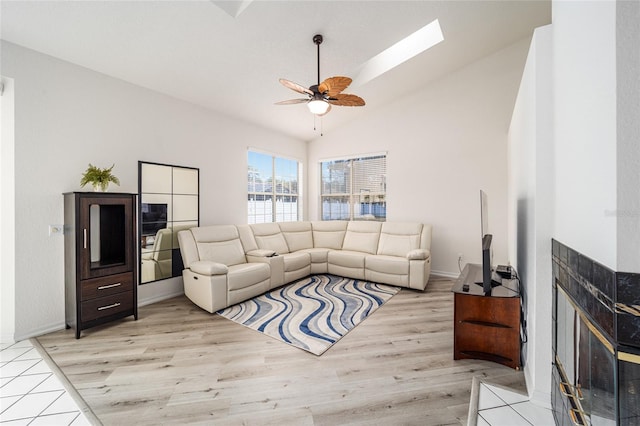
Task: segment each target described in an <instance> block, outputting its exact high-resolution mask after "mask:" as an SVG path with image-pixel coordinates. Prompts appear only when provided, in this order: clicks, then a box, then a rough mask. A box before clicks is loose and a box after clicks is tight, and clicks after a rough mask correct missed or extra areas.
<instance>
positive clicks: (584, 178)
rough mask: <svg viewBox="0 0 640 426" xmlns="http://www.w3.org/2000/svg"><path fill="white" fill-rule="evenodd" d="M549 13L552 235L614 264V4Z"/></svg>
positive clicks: (563, 4)
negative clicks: (553, 148)
mask: <svg viewBox="0 0 640 426" xmlns="http://www.w3.org/2000/svg"><path fill="white" fill-rule="evenodd" d="M552 15H553V27H554V30H553V55H554V56H553V76H554V87H555V89H554V96H555V100H554V114H555V117H554V121H555V135H554V140H555V154H554V155H555V158H556V162H555V176H556V193H555V237H556V239H558V240H559V241H561V242H562V243H564V244H567V245H568V246H570V247H572V248H573V249H575V250H577V251H579V252H581V253H583V254H585V255H587V256H589V257H591V258H593V259H595V260H597V261H598V262H600V263H602V264H604V265H606V266H608V267H610V268H612V269H614V270H615V269H616V266H617V265H616V264H617V260H616V259H617V242H616V214H615V212H616V208H617V201H616V200H617V197H616V192H617V178H616V3H615V1H611V0H606V1H554V2H553V5H552ZM636 24H637V23H636Z"/></svg>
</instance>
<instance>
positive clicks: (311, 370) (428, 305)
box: [38, 277, 524, 425]
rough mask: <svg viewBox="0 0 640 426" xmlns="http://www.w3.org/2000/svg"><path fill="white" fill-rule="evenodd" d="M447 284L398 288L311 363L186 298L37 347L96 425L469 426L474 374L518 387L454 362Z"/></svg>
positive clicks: (504, 373)
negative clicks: (98, 422) (420, 289)
mask: <svg viewBox="0 0 640 426" xmlns="http://www.w3.org/2000/svg"><path fill="white" fill-rule="evenodd" d="M452 285H453V281H451V280H448V279H442V278H436V277H432V278H431V280H430V281H429V284H428V286H427V290H426V291H425V292H418V291H413V290H408V289H402V290H401V291H400V292H399V293H398V294H397V295H395V296H394V297H393V298H391V300H389V301H388V302H387V303H386V304H385V305H384V306H382V307H381V308H379V309H378V310H377V311H376V312H374V313H373V314H372V315H371V316H370V317H369V318H367V319H366V320H365V321H364V322H362V323H361V324H360V325H358V326H357V327H356V328H355V329H354V330H352V331H351V332H350V333H348V334H347V335H346V336H345V337H343V338H342V339H341V340H340V341H339V342H338V343H336V344H335V345H334V346H333V347H332V348H330V349H329V350H328V351H327V352H325V353H324V354H323V355H322V356H320V357H317V356H315V355H312V354H310V353H307V352H305V351H302V350H300V349H297V348H294V347H291V346H289V345H286V344H284V343H281V342H279V341H276V340H274V339H272V338H270V337H268V336H265V335H263V334H261V333H258V332H256V331H253V330H250V329H247V328H245V327H243V326H241V325H238V324H235V323H233V322H231V321H229V320H227V319H225V318H222V317H220V316H218V315H212V314H209V313H207V312H205V311H203V310H201V309H199V308H198V307H196V306H195V305H193V304H192V303H191V302H190V301H189V300H188V299H187V298H186V297H184V296H182V297H177V298H173V299H170V300H166V301H163V302H159V303H156V304H153V305H150V306H145V307H142V308H140V312H139V314H140V316H139V319H138V321H134V320H133V319H132V318H131V319H125V320H122V321H119V322H115V323H112V324H109V325H104V326H100V327H96V328H92V329H89V330H85V331H83V332H82V338H81V339H80V340H76V339H75V336H74V332H73V331H72V330H61V331H59V332H55V333H51V334H47V335H44V336H40V337H38V341H39V342H40V343H41V344H42V346H43V347H44V348H45V349H46V350H47V353H48V354H49V355H50V356H51V358H52V359H53V360H54V361H55V363H56V364H57V365H58V366H59V367H60V369H61V370H62V371H63V372H64V374H65V375H66V376H67V378H68V379H69V381H70V382H71V383H72V384H73V385H74V386H75V387H76V388H77V390H78V392H79V393H80V395H81V396H82V397H83V399H84V400H85V401H86V402H87V403H88V405H89V406H90V407H91V409H92V410H93V412H94V413H95V414H96V415H97V417H98V418H99V419H100V420H101V421H102V422H103V424H105V425H123V424H132V423H135V424H138V425H147V424H187V423H188V424H216V425H338V424H340V425H396V424H402V425H410V424H415V425H466V417H467V411H468V407H469V396H470V391H471V382H472V378H473V377H474V376H479V377H481V378H483V379H487V378H490V379H491V381H492V382H493V383H497V384H502V385H506V386H510V387H512V388H514V389H515V390H519V391H523V390H524V378H523V374H522V372H517V371H515V370H512V369H510V368H507V367H504V366H502V365H498V364H494V363H491V362H486V361H475V360H460V361H454V360H453V294H452V293H451V291H450V290H451V286H452Z"/></svg>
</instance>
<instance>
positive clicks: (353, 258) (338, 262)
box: [328, 250, 367, 269]
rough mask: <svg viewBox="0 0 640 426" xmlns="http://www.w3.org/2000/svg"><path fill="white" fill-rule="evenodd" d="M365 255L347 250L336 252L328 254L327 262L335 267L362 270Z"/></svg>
mask: <svg viewBox="0 0 640 426" xmlns="http://www.w3.org/2000/svg"><path fill="white" fill-rule="evenodd" d="M365 257H367V254H366V253H362V252H359V251H349V250H336V251H331V252H329V255H328V261H329V263H330V264H332V265H335V266H343V267H345V268H363V269H364V259H365Z"/></svg>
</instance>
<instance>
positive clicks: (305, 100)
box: [275, 98, 309, 105]
mask: <svg viewBox="0 0 640 426" xmlns="http://www.w3.org/2000/svg"><path fill="white" fill-rule="evenodd" d="M307 102H309V99H302V98H300V99H289V100H287V101H280V102H276V103H275V105H293V104H302V103H307Z"/></svg>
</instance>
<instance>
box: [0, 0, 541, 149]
mask: <svg viewBox="0 0 640 426" xmlns="http://www.w3.org/2000/svg"><path fill="white" fill-rule="evenodd" d="M0 7H1V10H0V12H1V20H2V21H1V24H2V26H1V27H0V29H1V35H2V38H3V39H4V40H7V41H10V42H12V43H15V44H18V45H21V46H24V47H27V48H30V49H33V50H36V51H39V52H42V53H45V54H48V55H51V56H55V57H57V58H61V59H63V60H66V61H69V62H72V63H75V64H77V65H80V66H83V67H86V68H89V69H92V70H95V71H98V72H101V73H104V74H107V75H110V76H113V77H116V78H120V79H122V80H125V81H128V82H131V83H134V84H136V85H139V86H142V87H146V88H149V89H152V90H155V91H158V92H161V93H165V94H167V95H170V96H173V97H175V98H178V99H182V100H185V101H188V102H191V103H194V104H197V105H201V106H203V107H206V108H209V109H211V110H214V111H218V112H220V113H222V114H225V115H228V116H231V117H235V118H238V119H241V120H244V121H247V122H250V123H254V124H257V125H260V126H264V127H267V128H271V129H274V130H276V131H279V132H282V133H284V134H287V135H290V136H293V137H295V138H298V139H300V140H311V139H314V138H315V137H317V136H318V133H317V132H314V130H313V126H314V117H313V115H311V114H310V113H309V112H308V110H307V108H306V107H305V105H302V104H298V105H285V106H276V105H274V103H275V102H277V101H280V100H285V99H291V98H295V97H297V96H296V93H294V92H292V91H290V90H288V89H286V88H284V87H283V86H281V85H280V84H279V83H278V79H279V78H286V79H288V80H292V81H294V82H297V83H300V84H301V85H303V86H307V87H308V86H310V85H312V84H315V83H316V80H317V69H316V66H317V64H316V46H315V45H314V44H313V41H312V38H313V35H314V34H322V35H323V36H324V42H323V43H322V45H321V64H320V67H321V70H320V71H321V79H324V78H326V77H330V76H334V75H346V76H354V75H356V74H357V70H358V68H359V67H360V66H361V65H362V64H363V63H365V62H366V61H367V60H369V59H370V58H372V57H374V56H375V55H377V54H378V53H380V52H382V51H383V50H385V49H387V48H389V47H390V46H392V45H393V44H395V43H396V42H398V41H400V40H401V39H403V38H405V37H407V36H408V35H410V34H412V33H413V32H415V31H417V30H418V29H420V28H422V27H424V26H425V25H427V24H428V23H430V22H431V21H433V20H434V19H438V20H439V22H440V26H441V28H442V32H443V35H444V41H443V42H442V43H440V44H438V45H436V46H435V47H433V48H431V49H429V50H427V51H425V52H423V53H421V54H419V55H417V56H415V57H414V58H412V59H410V60H408V61H406V62H404V63H402V64H401V65H399V66H397V67H395V68H393V69H392V70H390V71H388V72H386V73H385V74H383V75H381V76H379V77H377V78H375V79H374V80H372V81H369V82H367V83H365V84H361V85H357V84H355V83H357V82H354V85H352V87H349V88H348V89H347V90H346V91H345V92H351V93H355V94H358V95H359V96H361V97H363V98H364V99H365V100H366V102H367V105H366V106H364V107H357V108H353V107H334V108H333V109H332V111H331V112H330V113H329V114H328V115H326V116H325V117H324V118H323V123H322V125H323V129H324V131H325V132H327V131H331V129H334V128H336V127H337V126H340V125H343V124H344V123H347V122H349V121H351V120H356V119H358V118H359V117H361V116H362V115H363V114H367V111H370V110H372V109H375V108H379V107H381V106H382V105H384V104H387V103H389V102H393V100H394V99H396V98H398V97H400V96H403V95H406V94H410V93H412V92H414V91H416V90H419V89H420V88H422V87H424V86H425V85H427V84H428V83H430V82H432V81H434V80H435V79H438V78H440V77H442V76H443V75H446V74H447V73H451V72H453V71H455V70H457V69H459V68H462V67H464V66H465V65H467V64H469V63H471V62H473V61H475V60H477V59H479V58H481V57H484V56H486V55H489V54H491V53H493V52H496V51H498V50H500V49H502V48H504V47H506V46H508V45H510V44H512V43H514V42H516V41H518V40H521V39H523V38H525V37H530V36H531V34H532V32H533V29H534V28H536V27H538V26H541V25H545V24H548V23H550V22H551V3H550V1H547V0H534V1H524V0H516V1H505V0H503V1H481V0H474V1H455V0H446V1H435V0H434V1H395V0H394V1H345V0H343V1H300V0H298V1H270V0H254V1H251V0H244V1H210V0H200V1H183V0H179V1H170V0H169V1H147V0H139V1H116V0H113V1H68V0H53V1H24V0H20V1H12V0H2V2H0ZM43 78H46V75H43Z"/></svg>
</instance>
